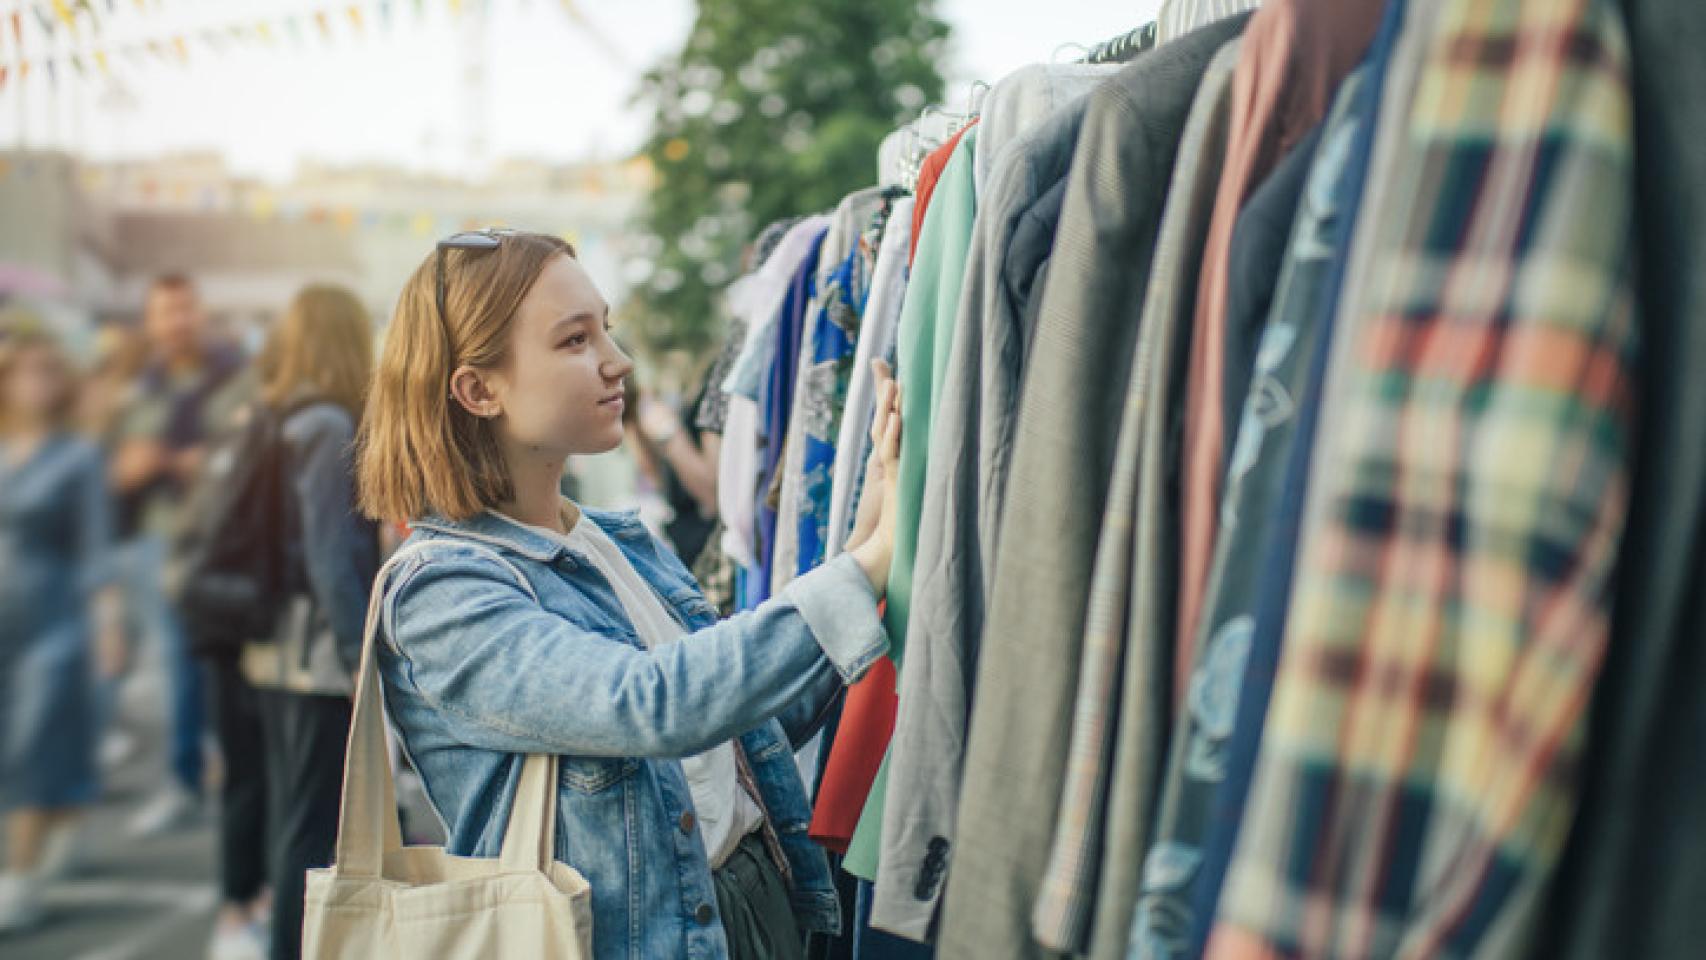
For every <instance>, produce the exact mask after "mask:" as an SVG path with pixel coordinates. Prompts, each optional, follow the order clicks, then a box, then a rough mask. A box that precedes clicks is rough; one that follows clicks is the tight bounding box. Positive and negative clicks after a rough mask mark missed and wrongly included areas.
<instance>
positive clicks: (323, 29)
mask: <svg viewBox="0 0 1706 960" xmlns="http://www.w3.org/2000/svg"><path fill="white" fill-rule="evenodd" d="M314 22H315V23H316V24H318V25H319V27H320V35H321V36H323V37H325V38H326V39H327V40H330V39H332V18H331V17H328V16H326V11H324V10H316V11H315V12H314Z"/></svg>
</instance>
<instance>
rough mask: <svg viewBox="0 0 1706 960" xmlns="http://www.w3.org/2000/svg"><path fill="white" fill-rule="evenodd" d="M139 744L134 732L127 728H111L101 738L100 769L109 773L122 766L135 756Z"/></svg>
mask: <svg viewBox="0 0 1706 960" xmlns="http://www.w3.org/2000/svg"><path fill="white" fill-rule="evenodd" d="M141 746H142V744H141V741H139V740H137V739H136V734H134V733H131V732H130V731H128V730H113V731H112V732H110V733H108V734H107V735H106V736H105V737H102V738H101V769H102V770H105V771H106V772H108V773H111V772H113V771H114V770H117V769H118V768H120V767H122V766H124V765H125V764H127V763H129V762H130V761H131V758H132V757H135V756H136V754H137V750H138V748H139V747H141Z"/></svg>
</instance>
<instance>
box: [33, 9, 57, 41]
mask: <svg viewBox="0 0 1706 960" xmlns="http://www.w3.org/2000/svg"><path fill="white" fill-rule="evenodd" d="M30 9H32V10H34V11H35V14H36V22H37V23H40V24H41V32H42V33H45V34H47V36H48V38H49V39H52V37H53V28H54V20H53V14H51V13H49V12H48V11H47V10H46V9H44V8H42V7H31V8H30Z"/></svg>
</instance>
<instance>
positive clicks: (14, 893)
mask: <svg viewBox="0 0 1706 960" xmlns="http://www.w3.org/2000/svg"><path fill="white" fill-rule="evenodd" d="M76 395H77V384H76V379H75V377H74V375H73V372H72V368H71V365H70V363H69V361H68V360H67V358H66V356H65V354H64V353H63V352H62V351H61V350H60V348H59V345H58V344H57V343H56V342H55V341H54V340H53V339H52V338H51V337H49V336H48V335H46V334H42V333H34V332H30V333H21V334H16V335H14V336H12V337H11V338H9V339H8V340H6V341H5V342H4V343H3V344H0V570H3V571H5V573H4V575H0V810H4V811H5V814H6V867H5V870H4V872H0V932H5V931H9V930H15V929H20V928H23V927H27V926H30V925H32V924H34V923H35V922H37V921H38V920H39V919H40V918H41V901H40V896H41V884H42V881H43V880H44V879H48V878H50V877H51V876H52V875H53V874H56V873H59V872H62V871H63V870H64V869H66V868H67V867H68V866H69V865H70V861H71V860H72V859H73V850H74V848H75V840H76V836H77V834H76V833H75V830H76V820H77V816H78V813H79V812H80V811H81V809H82V808H83V807H84V806H86V805H87V804H89V803H90V802H91V801H93V800H94V799H95V795H96V791H97V782H96V777H95V758H94V750H95V733H96V726H97V723H96V704H95V702H94V700H93V697H92V693H93V690H92V685H91V680H92V679H93V673H94V666H93V663H92V658H91V653H92V650H93V648H94V646H95V645H94V644H92V643H91V639H92V638H93V639H94V640H95V641H96V642H97V643H98V645H99V648H100V649H101V651H102V659H103V660H104V661H110V660H112V659H113V656H114V653H115V652H116V651H118V650H120V649H122V646H123V636H122V607H121V606H120V601H119V594H118V590H117V588H116V587H114V586H112V585H111V584H110V578H109V576H108V574H109V572H110V565H109V564H108V561H109V560H110V553H111V548H112V545H111V540H110V535H111V534H110V530H111V521H110V517H109V505H108V501H107V491H106V474H105V465H104V464H103V462H102V459H101V455H100V452H99V451H98V450H97V449H96V448H95V446H94V445H93V444H90V443H88V442H85V441H83V440H81V439H78V438H77V437H75V436H73V435H72V433H71V432H70V427H69V423H70V420H71V417H72V415H73V412H74V406H75V400H76Z"/></svg>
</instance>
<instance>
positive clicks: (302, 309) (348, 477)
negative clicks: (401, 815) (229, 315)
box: [244, 286, 379, 960]
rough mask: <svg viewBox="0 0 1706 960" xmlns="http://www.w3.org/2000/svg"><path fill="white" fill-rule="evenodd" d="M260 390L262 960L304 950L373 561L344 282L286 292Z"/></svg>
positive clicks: (358, 327) (356, 310) (362, 374)
mask: <svg viewBox="0 0 1706 960" xmlns="http://www.w3.org/2000/svg"><path fill="white" fill-rule="evenodd" d="M264 356H265V361H266V362H265V364H264V368H265V369H264V370H263V373H262V377H261V382H260V402H261V403H263V404H265V405H266V406H267V407H268V408H269V409H270V410H271V412H272V414H273V415H274V416H278V417H282V418H283V422H282V424H281V431H280V432H281V434H282V439H283V442H284V457H283V463H284V472H285V484H284V493H285V496H284V503H283V504H282V506H283V508H284V517H283V518H282V520H283V524H282V529H283V530H284V531H285V537H284V540H285V556H286V568H285V569H286V572H287V577H288V582H289V586H290V589H291V594H292V595H291V598H290V600H289V601H288V602H287V604H286V606H285V610H284V615H283V617H282V619H281V621H280V623H279V624H278V630H277V632H276V633H275V635H274V637H273V638H272V642H271V643H269V644H265V645H251V646H250V648H249V649H248V650H246V651H245V654H244V667H245V671H244V672H245V674H246V677H247V680H248V681H249V682H250V683H251V684H252V685H253V686H254V687H255V688H256V690H257V693H258V699H259V702H260V717H261V728H262V734H263V737H264V738H265V741H266V761H265V770H264V772H259V771H257V773H258V774H259V775H261V776H264V778H265V779H266V781H267V782H268V784H269V786H270V791H269V793H270V796H269V798H268V800H267V803H266V806H267V807H268V808H269V809H268V812H269V815H270V819H271V821H272V830H271V843H270V846H269V848H268V850H267V856H266V858H265V860H266V863H267V868H268V873H269V874H270V876H271V880H272V892H273V916H272V933H271V940H272V942H271V945H270V951H269V952H270V955H271V957H272V960H294V958H295V957H297V956H298V955H299V954H300V953H301V944H302V896H303V886H304V882H305V881H304V874H305V873H306V871H307V870H308V869H309V868H310V867H322V866H325V865H326V864H328V863H330V862H331V859H332V848H333V845H334V844H335V843H336V841H337V835H338V801H339V797H340V788H341V786H342V784H343V769H344V741H345V740H346V739H347V738H348V736H349V724H350V694H351V693H352V692H353V680H352V678H353V677H354V676H355V672H356V668H357V667H358V666H359V664H360V662H361V634H362V626H363V624H364V622H365V620H366V616H367V597H368V591H369V589H370V588H371V586H372V584H373V575H374V573H375V572H377V570H378V567H379V541H378V532H377V529H376V527H375V525H374V524H373V523H372V522H370V521H368V520H366V519H364V518H363V517H362V516H361V515H360V513H359V512H358V511H357V509H356V505H355V461H354V446H355V429H356V424H357V423H358V422H359V419H360V417H361V410H362V405H363V399H364V396H365V394H366V392H367V383H368V380H369V379H370V378H371V376H372V371H373V333H372V330H371V327H370V324H369V321H368V315H367V311H366V310H364V309H363V308H362V306H361V302H360V301H359V300H357V299H356V297H355V295H354V294H353V293H350V292H349V291H348V290H345V289H343V288H341V287H332V286H311V287H308V288H306V289H304V290H303V291H302V292H301V293H299V294H297V296H296V298H295V299H294V300H293V301H291V304H290V307H289V309H287V310H286V311H285V313H284V317H283V318H282V319H281V320H280V321H279V324H278V326H277V327H276V328H275V329H274V330H273V332H272V336H271V338H270V339H269V341H268V343H267V345H266V347H265V350H264Z"/></svg>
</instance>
